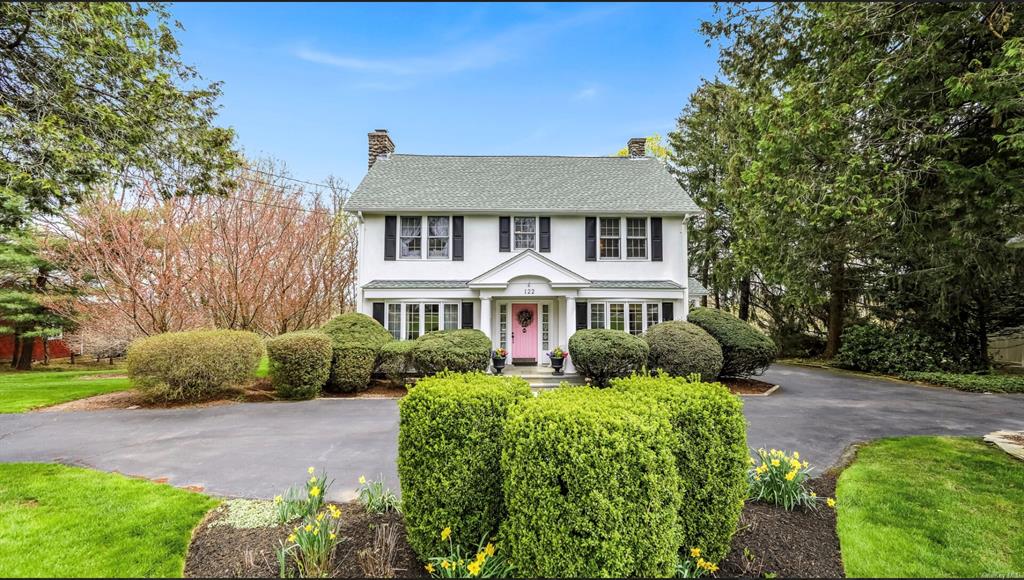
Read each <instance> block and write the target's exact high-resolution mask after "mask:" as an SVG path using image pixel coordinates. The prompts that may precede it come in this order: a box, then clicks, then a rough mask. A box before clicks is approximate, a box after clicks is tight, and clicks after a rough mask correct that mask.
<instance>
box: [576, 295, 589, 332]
mask: <svg viewBox="0 0 1024 580" xmlns="http://www.w3.org/2000/svg"><path fill="white" fill-rule="evenodd" d="M586 327H587V303H586V302H582V301H579V300H577V301H576V330H583V329H585V328H586Z"/></svg>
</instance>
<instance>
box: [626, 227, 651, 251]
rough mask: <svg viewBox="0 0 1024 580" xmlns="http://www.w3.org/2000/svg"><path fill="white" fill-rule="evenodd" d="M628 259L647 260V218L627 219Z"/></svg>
mask: <svg viewBox="0 0 1024 580" xmlns="http://www.w3.org/2000/svg"><path fill="white" fill-rule="evenodd" d="M626 258H632V259H645V258H647V218H626Z"/></svg>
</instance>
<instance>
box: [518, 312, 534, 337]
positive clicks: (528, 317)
mask: <svg viewBox="0 0 1024 580" xmlns="http://www.w3.org/2000/svg"><path fill="white" fill-rule="evenodd" d="M516 316H518V317H519V326H522V327H523V332H526V329H527V328H528V327H529V326H530V323H531V322H533V312H531V311H530V310H527V309H525V308H524V309H522V310H520V311H519V313H518V314H517V315H516Z"/></svg>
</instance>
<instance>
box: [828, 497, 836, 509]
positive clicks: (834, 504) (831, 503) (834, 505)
mask: <svg viewBox="0 0 1024 580" xmlns="http://www.w3.org/2000/svg"><path fill="white" fill-rule="evenodd" d="M825 503H826V504H828V507H830V508H834V507H836V500H834V499H832V498H828V499H826V500H825Z"/></svg>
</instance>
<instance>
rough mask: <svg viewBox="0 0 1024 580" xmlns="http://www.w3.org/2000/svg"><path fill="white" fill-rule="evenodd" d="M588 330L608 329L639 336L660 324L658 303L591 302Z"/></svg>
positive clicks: (659, 305) (659, 306)
mask: <svg viewBox="0 0 1024 580" xmlns="http://www.w3.org/2000/svg"><path fill="white" fill-rule="evenodd" d="M588 310H589V313H588V314H589V317H590V318H589V320H588V321H587V327H588V328H610V329H612V330H623V331H626V332H629V333H630V334H635V335H640V334H643V333H644V332H647V329H648V328H650V327H652V326H654V325H655V324H658V323H659V322H661V303H660V302H591V303H590V308H589V309H588Z"/></svg>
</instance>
